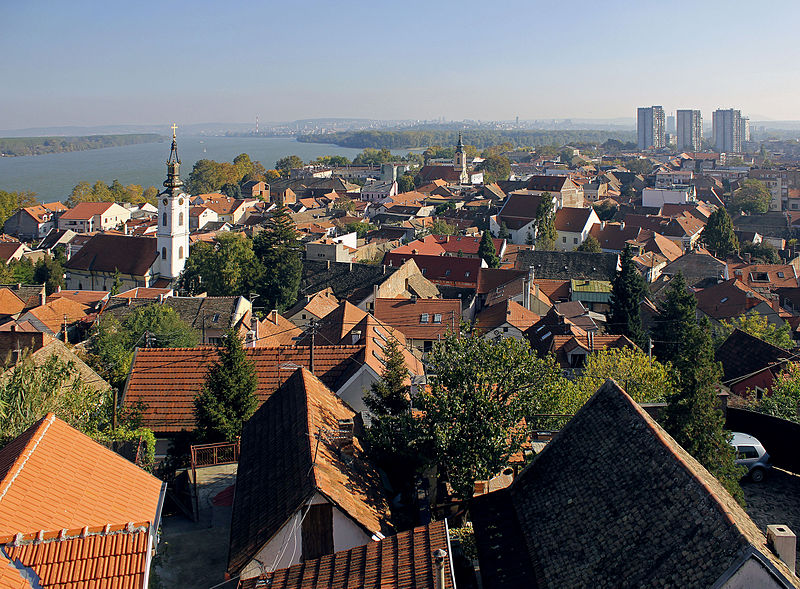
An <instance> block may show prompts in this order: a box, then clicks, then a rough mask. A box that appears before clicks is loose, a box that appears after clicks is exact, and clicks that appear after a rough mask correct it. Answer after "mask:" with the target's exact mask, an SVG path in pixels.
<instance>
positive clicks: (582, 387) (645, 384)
mask: <svg viewBox="0 0 800 589" xmlns="http://www.w3.org/2000/svg"><path fill="white" fill-rule="evenodd" d="M671 371H672V367H671V366H670V365H669V363H667V364H662V363H661V362H659V361H657V360H650V358H648V356H647V354H645V353H644V352H643V351H642V350H640V349H638V348H627V347H625V348H607V349H604V350H597V351H596V352H594V353H592V354H589V355H588V356H587V357H586V362H585V363H584V365H583V367H582V369H581V374H580V376H578V378H577V379H576V381H575V384H576V386H577V388H578V390H579V391H580V393H581V394H580V396H579V401H580V405H583V403H584V402H585V401H587V400H588V399H589V397H591V396H592V395H593V394H594V392H595V391H596V390H597V389H598V388H599V387H600V385H602V384H603V382H605V379H607V378H613V379H614V380H615V381H617V382H618V383H619V385H620V386H621V387H622V388H624V389H625V392H627V393H628V394H629V395H630V396H631V397H632V398H633V400H634V401H636V402H637V403H660V402H663V401H665V400H666V399H667V397H669V396H670V395H671V394H672V392H673V390H674V383H673V380H672V374H671ZM579 408H580V406H578V407H575V408H570V410H568V411H565V413H575V411H577V410H578V409H579Z"/></svg>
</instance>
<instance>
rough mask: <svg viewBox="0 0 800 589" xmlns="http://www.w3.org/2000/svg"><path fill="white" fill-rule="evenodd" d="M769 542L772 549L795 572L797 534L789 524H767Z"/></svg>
mask: <svg viewBox="0 0 800 589" xmlns="http://www.w3.org/2000/svg"><path fill="white" fill-rule="evenodd" d="M767 543H768V544H769V546H770V548H772V551H773V552H774V553H775V554H777V555H778V558H780V559H781V560H782V561H783V562H784V563H785V564H786V566H788V567H789V569H790V570H791V571H792V572H795V560H796V553H797V536H795V535H794V532H792V530H790V529H789V526H786V525H782V524H778V525H776V524H773V525H770V526H767Z"/></svg>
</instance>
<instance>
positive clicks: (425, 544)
mask: <svg viewBox="0 0 800 589" xmlns="http://www.w3.org/2000/svg"><path fill="white" fill-rule="evenodd" d="M437 550H444V552H445V553H446V554H447V557H446V558H445V561H444V567H445V572H446V574H445V584H444V588H443V589H451V588H453V587H455V583H454V580H453V576H452V562H451V561H450V541H449V539H448V534H447V525H446V523H445V522H443V521H438V522H432V523H430V524H428V525H427V526H421V527H418V528H414V529H413V530H408V531H407V532H401V533H399V534H397V535H396V536H390V537H388V538H384V539H383V540H380V541H379V542H370V543H369V544H365V545H364V546H357V547H356V548H351V549H350V550H344V551H342V552H336V553H335V554H329V555H327V556H323V557H322V558H319V559H315V560H309V561H306V562H304V563H301V564H297V565H294V566H292V567H289V568H288V569H279V570H277V571H274V572H272V573H267V574H266V575H265V576H262V577H256V578H252V579H247V580H245V581H242V582H241V583H240V585H239V589H256V588H260V587H270V588H271V589H349V588H351V587H359V588H361V589H390V588H394V587H397V588H399V587H403V588H404V589H435V588H436V586H437V585H436V580H435V577H434V575H435V568H434V567H435V564H434V558H433V553H434V552H436V551H437ZM259 583H265V584H263V585H259Z"/></svg>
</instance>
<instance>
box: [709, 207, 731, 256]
mask: <svg viewBox="0 0 800 589" xmlns="http://www.w3.org/2000/svg"><path fill="white" fill-rule="evenodd" d="M703 238H704V239H705V242H706V245H707V246H708V249H709V250H711V252H712V253H713V254H714V255H715V256H716V257H718V258H722V259H724V258H725V257H726V256H727V255H728V254H732V253H734V252H736V251H737V250H738V249H739V240H738V239H737V238H736V234H735V233H734V232H733V221H731V216H730V215H729V214H728V211H726V210H725V209H724V208H722V207H720V208H718V209H717V210H716V211H714V212H713V213H711V216H710V217H709V218H708V223H706V228H705V229H704V230H703Z"/></svg>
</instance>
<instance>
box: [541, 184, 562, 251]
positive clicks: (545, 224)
mask: <svg viewBox="0 0 800 589" xmlns="http://www.w3.org/2000/svg"><path fill="white" fill-rule="evenodd" d="M541 196H542V200H541V201H540V202H539V207H538V208H537V209H536V221H535V226H536V249H538V250H541V251H550V250H553V249H555V247H556V239H558V231H556V211H555V208H554V207H553V199H552V197H551V196H550V193H549V192H543V193H542V195H541Z"/></svg>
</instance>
